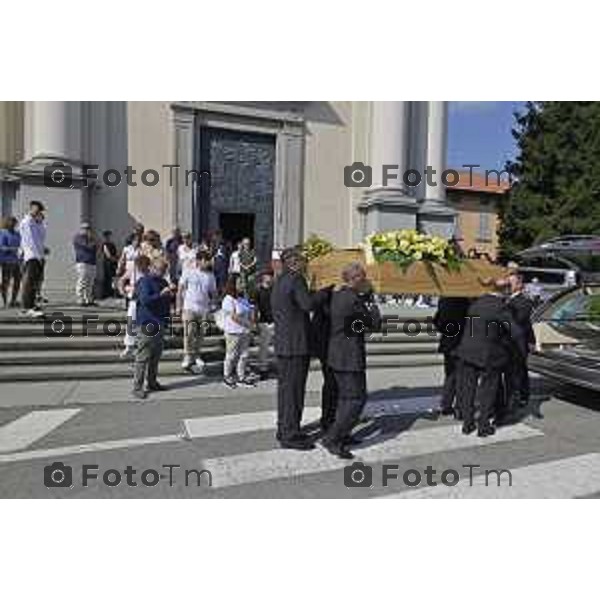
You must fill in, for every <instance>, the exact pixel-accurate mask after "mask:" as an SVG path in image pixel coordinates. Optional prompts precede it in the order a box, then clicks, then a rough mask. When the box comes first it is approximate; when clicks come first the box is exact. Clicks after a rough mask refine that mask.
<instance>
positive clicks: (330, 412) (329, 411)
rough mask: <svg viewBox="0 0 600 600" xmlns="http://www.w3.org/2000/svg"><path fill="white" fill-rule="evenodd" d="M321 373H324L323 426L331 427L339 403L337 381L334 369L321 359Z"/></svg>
mask: <svg viewBox="0 0 600 600" xmlns="http://www.w3.org/2000/svg"><path fill="white" fill-rule="evenodd" d="M321 374H322V375H323V387H322V388H321V427H322V428H323V429H329V427H331V425H333V422H334V421H335V413H336V409H337V403H338V391H337V382H336V380H335V374H334V372H333V369H332V368H331V367H329V366H327V363H325V362H324V361H321Z"/></svg>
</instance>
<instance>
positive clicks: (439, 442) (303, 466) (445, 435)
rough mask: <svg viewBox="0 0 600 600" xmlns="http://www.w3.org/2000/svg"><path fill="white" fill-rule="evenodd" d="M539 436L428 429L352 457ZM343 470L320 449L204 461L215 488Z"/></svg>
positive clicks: (384, 457) (510, 430)
mask: <svg viewBox="0 0 600 600" xmlns="http://www.w3.org/2000/svg"><path fill="white" fill-rule="evenodd" d="M541 435H543V433H542V432H541V431H539V430H537V429H533V428H532V427H528V426H526V425H524V424H522V423H520V424H517V425H514V426H512V427H504V428H501V429H499V430H498V431H497V433H496V435H494V436H491V437H487V438H478V437H476V436H475V435H470V436H466V435H463V434H462V433H461V428H460V425H450V426H443V427H428V428H424V429H417V430H411V431H405V432H402V433H400V434H399V435H398V437H396V438H394V439H390V440H386V441H384V442H381V443H379V444H375V445H373V446H370V447H368V448H364V449H360V448H357V449H356V451H355V454H356V460H358V461H363V462H383V461H388V460H402V459H406V458H409V457H413V456H420V455H424V454H434V453H436V452H445V451H453V450H460V449H464V448H470V447H479V446H489V445H491V444H497V443H501V442H509V441H516V440H521V439H527V438H531V437H535V436H541ZM344 466H346V465H345V463H344V462H342V461H340V460H339V459H337V458H335V457H333V456H331V455H330V454H329V453H327V452H326V451H325V450H323V449H322V448H318V449H317V450H314V451H312V452H298V451H294V450H283V449H277V450H267V451H262V452H252V453H248V454H239V455H230V456H221V457H217V458H210V459H206V460H204V461H203V468H205V469H208V470H209V471H210V472H211V473H212V476H213V487H215V488H223V487H229V486H232V485H242V484H248V483H258V482H261V481H268V480H270V479H279V478H292V479H293V478H294V477H297V476H300V475H308V474H315V473H323V472H328V471H336V470H341V469H342V468H343V467H344Z"/></svg>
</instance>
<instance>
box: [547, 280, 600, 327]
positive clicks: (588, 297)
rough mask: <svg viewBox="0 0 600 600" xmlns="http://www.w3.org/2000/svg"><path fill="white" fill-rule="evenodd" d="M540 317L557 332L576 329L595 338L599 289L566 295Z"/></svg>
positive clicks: (599, 311) (599, 315) (599, 317)
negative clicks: (557, 330)
mask: <svg viewBox="0 0 600 600" xmlns="http://www.w3.org/2000/svg"><path fill="white" fill-rule="evenodd" d="M588 292H589V293H588ZM540 316H541V320H542V321H549V322H550V323H551V324H552V326H553V327H556V328H557V329H559V330H561V329H562V330H567V329H569V330H573V329H576V330H579V331H585V332H588V333H590V334H593V335H595V336H597V335H598V330H599V329H600V288H584V289H583V290H582V289H580V290H577V291H576V292H573V293H572V294H566V295H565V296H563V297H561V298H560V299H559V300H557V301H556V302H554V303H552V304H551V305H550V306H548V307H547V308H546V309H545V310H544V311H543V313H542V314H541V315H540Z"/></svg>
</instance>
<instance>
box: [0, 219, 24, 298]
mask: <svg viewBox="0 0 600 600" xmlns="http://www.w3.org/2000/svg"><path fill="white" fill-rule="evenodd" d="M17 223H18V221H17V219H16V218H15V217H8V218H6V219H4V222H3V223H2V228H1V229H0V269H1V270H2V282H1V286H2V301H3V302H4V308H7V307H10V308H14V307H15V306H17V298H18V297H19V288H20V286H21V256H20V252H21V250H20V247H21V235H20V234H19V232H18V231H17V229H16V227H17ZM9 290H10V302H9V300H8V298H9Z"/></svg>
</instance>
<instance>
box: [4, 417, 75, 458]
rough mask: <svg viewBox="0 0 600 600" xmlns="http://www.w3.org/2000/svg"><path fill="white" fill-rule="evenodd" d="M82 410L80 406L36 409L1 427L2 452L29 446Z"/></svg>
mask: <svg viewBox="0 0 600 600" xmlns="http://www.w3.org/2000/svg"><path fill="white" fill-rule="evenodd" d="M80 410H81V409H80V408H64V409H58V410H57V409H54V410H35V411H32V412H30V413H27V414H26V415H23V416H22V417H20V418H19V419H17V420H16V421H12V422H11V423H8V425H4V426H3V427H0V452H15V451H17V450H23V449H24V448H27V446H30V445H31V444H33V443H34V442H35V441H37V440H39V439H41V438H43V437H44V436H45V435H48V434H49V433H50V432H51V431H52V430H53V429H56V428H57V427H59V426H60V425H62V424H63V423H65V422H66V421H68V420H69V419H70V418H72V417H74V416H75V415H76V414H77V413H78V412H79V411H80Z"/></svg>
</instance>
